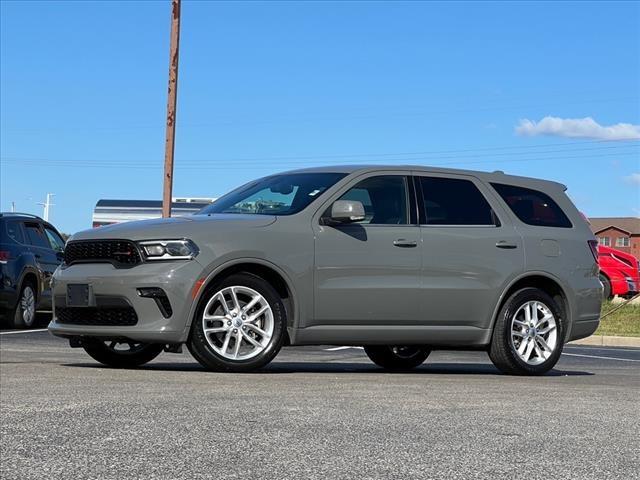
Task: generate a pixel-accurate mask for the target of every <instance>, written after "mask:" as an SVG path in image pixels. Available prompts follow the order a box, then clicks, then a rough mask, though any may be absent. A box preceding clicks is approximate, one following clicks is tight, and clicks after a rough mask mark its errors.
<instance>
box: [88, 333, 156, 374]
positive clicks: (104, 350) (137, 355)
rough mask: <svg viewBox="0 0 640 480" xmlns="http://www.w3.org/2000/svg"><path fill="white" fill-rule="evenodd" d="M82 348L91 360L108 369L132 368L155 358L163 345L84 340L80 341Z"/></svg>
mask: <svg viewBox="0 0 640 480" xmlns="http://www.w3.org/2000/svg"><path fill="white" fill-rule="evenodd" d="M82 348H84V351H85V352H87V353H88V354H89V356H90V357H91V358H93V359H94V360H97V361H98V362H100V363H102V364H104V365H108V366H109V367H115V368H133V367H139V366H140V365H144V364H145V363H148V362H150V361H151V360H153V359H154V358H156V357H157V356H158V355H160V353H161V352H162V350H163V349H164V345H162V344H155V343H138V342H132V341H131V342H130V341H126V340H123V341H119V340H100V339H97V338H86V339H83V340H82Z"/></svg>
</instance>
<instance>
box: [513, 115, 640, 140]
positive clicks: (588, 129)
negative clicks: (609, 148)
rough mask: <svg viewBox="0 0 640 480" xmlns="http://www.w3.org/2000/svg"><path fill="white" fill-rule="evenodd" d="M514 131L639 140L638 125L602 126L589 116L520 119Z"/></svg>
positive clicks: (573, 136) (598, 138)
mask: <svg viewBox="0 0 640 480" xmlns="http://www.w3.org/2000/svg"><path fill="white" fill-rule="evenodd" d="M516 133H517V134H518V135H524V136H529V137H533V136H536V135H554V136H557V137H570V138H595V139H597V140H640V125H632V124H631V123H616V124H615V125H609V126H603V125H600V124H599V123H598V122H596V121H595V120H594V119H593V118H591V117H586V118H558V117H544V118H543V119H542V120H540V121H539V122H536V121H533V120H529V119H526V118H525V119H522V120H520V123H519V124H518V125H517V126H516Z"/></svg>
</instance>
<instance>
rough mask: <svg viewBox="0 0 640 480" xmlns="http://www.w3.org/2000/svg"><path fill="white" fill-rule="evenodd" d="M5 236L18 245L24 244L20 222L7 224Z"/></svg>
mask: <svg viewBox="0 0 640 480" xmlns="http://www.w3.org/2000/svg"><path fill="white" fill-rule="evenodd" d="M7 235H8V237H9V238H11V239H13V240H15V241H16V242H18V243H25V242H24V235H23V233H22V225H20V222H15V221H14V222H7Z"/></svg>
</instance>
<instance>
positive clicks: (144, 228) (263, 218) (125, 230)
mask: <svg viewBox="0 0 640 480" xmlns="http://www.w3.org/2000/svg"><path fill="white" fill-rule="evenodd" d="M276 219H277V217H275V216H273V215H240V214H226V213H224V214H222V213H216V214H210V215H189V216H185V217H174V218H159V219H153V220H140V221H136V222H125V223H116V224H113V225H106V226H104V227H97V228H93V229H90V230H84V231H82V232H78V233H76V234H74V235H73V236H72V237H71V238H70V239H69V241H74V240H94V239H116V238H117V239H127V240H153V239H164V238H166V239H174V238H189V237H191V236H194V235H196V236H197V235H198V234H199V233H200V232H212V231H215V230H224V229H231V228H233V229H238V228H259V227H266V226H267V225H271V224H272V223H273V222H275V221H276Z"/></svg>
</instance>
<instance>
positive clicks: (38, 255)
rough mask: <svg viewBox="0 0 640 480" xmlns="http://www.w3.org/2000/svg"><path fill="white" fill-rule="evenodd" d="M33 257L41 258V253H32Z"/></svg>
mask: <svg viewBox="0 0 640 480" xmlns="http://www.w3.org/2000/svg"><path fill="white" fill-rule="evenodd" d="M34 257H36V258H42V255H40V254H39V253H36V254H35V255H34Z"/></svg>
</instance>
